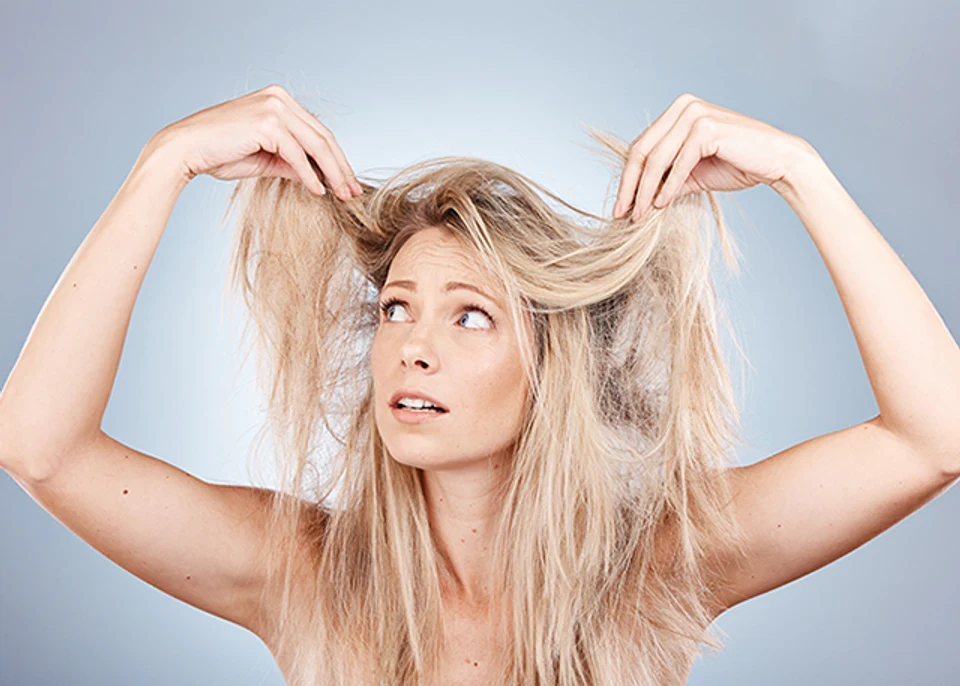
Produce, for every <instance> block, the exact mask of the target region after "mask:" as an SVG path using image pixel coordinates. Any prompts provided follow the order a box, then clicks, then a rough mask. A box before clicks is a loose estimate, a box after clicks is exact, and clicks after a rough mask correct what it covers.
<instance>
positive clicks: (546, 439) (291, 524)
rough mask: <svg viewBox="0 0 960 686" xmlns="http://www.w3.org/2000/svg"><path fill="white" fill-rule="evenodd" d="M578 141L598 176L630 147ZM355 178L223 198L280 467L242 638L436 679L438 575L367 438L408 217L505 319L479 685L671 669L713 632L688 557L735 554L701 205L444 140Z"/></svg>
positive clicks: (381, 671)
mask: <svg viewBox="0 0 960 686" xmlns="http://www.w3.org/2000/svg"><path fill="white" fill-rule="evenodd" d="M590 135H591V136H592V137H593V138H594V139H595V140H597V141H599V142H600V143H601V144H602V146H603V148H602V150H601V152H603V154H605V155H606V156H608V158H609V159H611V160H613V162H614V165H613V166H614V171H615V172H617V173H618V175H619V172H621V171H622V168H623V165H624V164H625V162H626V159H627V154H628V150H629V148H628V146H627V145H626V144H624V143H623V142H622V141H620V140H618V139H616V138H615V137H613V136H612V135H610V134H606V133H602V132H597V131H590ZM362 185H363V188H364V193H363V195H362V196H360V197H353V198H350V199H348V200H346V201H344V200H340V199H337V198H335V197H333V195H332V193H330V192H328V194H327V195H325V196H316V195H314V194H312V193H310V192H309V191H308V190H307V189H306V188H305V187H304V186H303V185H302V184H300V183H299V182H296V181H293V180H290V179H285V178H254V179H244V180H241V181H240V182H238V183H237V185H236V188H235V190H234V193H233V195H232V196H231V198H230V203H229V206H228V210H227V211H228V214H229V213H230V211H231V210H232V209H234V208H236V209H237V211H238V214H237V223H236V234H235V243H234V247H233V249H232V254H231V260H232V263H231V276H232V286H233V288H234V289H236V290H238V291H239V292H240V293H241V294H242V296H243V299H244V302H245V304H246V306H247V308H248V309H249V312H250V319H249V322H250V323H252V324H253V325H254V327H255V330H256V333H257V337H256V353H257V355H256V358H257V361H258V376H257V378H258V380H259V382H260V387H261V388H262V390H263V392H264V393H265V395H266V396H267V398H268V404H267V418H266V421H265V423H264V425H263V426H262V427H261V432H263V431H267V430H269V434H270V437H271V439H272V441H273V443H274V445H273V446H272V449H271V454H272V455H273V456H274V463H273V464H274V467H275V469H276V477H275V478H276V479H277V480H278V481H279V485H278V487H277V488H276V489H275V490H268V489H260V492H261V493H262V494H263V495H264V498H265V500H266V501H268V503H269V506H270V507H269V512H270V516H269V518H268V521H267V522H266V524H265V525H266V526H267V527H268V530H269V535H268V536H267V537H266V538H267V540H269V541H270V546H269V548H268V549H267V550H264V551H263V555H264V560H265V565H266V568H267V569H268V571H269V575H268V582H267V584H266V585H265V586H264V588H263V594H262V599H261V606H260V617H261V620H262V625H263V627H264V630H263V632H262V633H263V635H262V636H261V637H262V638H263V639H264V641H265V642H266V643H267V645H268V646H269V647H270V649H271V650H272V651H273V654H274V657H275V658H276V659H277V663H278V665H279V666H280V668H281V669H282V670H283V673H284V675H285V677H286V678H287V680H288V683H291V684H295V685H304V686H305V685H308V684H309V685H311V686H312V685H314V684H337V685H341V684H342V685H344V686H346V685H348V684H350V685H356V684H367V683H369V684H426V683H433V682H434V681H435V680H436V679H437V669H438V666H439V659H440V656H441V655H442V652H443V651H442V649H443V643H442V641H443V635H444V633H443V629H444V627H443V614H442V608H443V600H444V594H443V593H444V592H443V589H444V588H446V587H447V586H446V584H447V582H448V581H449V580H450V574H451V572H450V568H449V566H448V564H447V561H446V559H445V556H444V555H443V554H442V552H441V551H440V550H439V549H438V547H437V544H436V540H435V538H434V535H433V533H432V531H431V526H430V522H429V521H428V517H427V510H426V501H425V498H424V493H423V489H422V482H421V480H420V476H419V470H417V469H415V468H412V467H410V466H407V465H404V464H402V463H399V462H397V461H396V460H394V459H392V458H391V457H390V455H389V453H388V451H387V449H386V447H385V445H384V443H383V442H382V440H381V438H380V436H379V433H378V431H377V426H376V422H375V420H374V412H373V404H372V403H373V397H374V396H373V379H372V374H371V367H370V349H371V344H372V341H373V337H374V335H375V333H376V330H377V328H378V326H379V322H380V312H379V309H378V300H377V297H378V293H379V289H380V288H381V287H382V286H383V283H384V281H385V279H386V275H387V272H388V269H389V267H390V263H391V261H392V260H393V258H394V256H395V255H396V254H397V252H398V250H399V249H400V247H401V246H402V245H403V244H404V242H405V241H406V240H407V239H408V238H409V237H410V236H412V235H413V234H414V233H415V232H417V231H419V230H421V229H423V228H426V227H440V228H443V229H445V230H446V231H448V232H449V233H450V234H452V235H454V236H456V237H457V238H459V239H460V240H461V241H462V244H463V245H464V246H466V248H467V249H469V250H470V251H472V254H474V255H475V256H476V260H477V264H478V268H482V269H483V270H485V273H489V274H491V275H492V276H493V277H494V278H495V279H496V280H497V282H498V283H499V284H502V288H503V292H504V293H506V294H507V301H508V307H509V314H510V317H511V319H512V320H513V322H514V325H515V327H516V330H517V331H518V332H524V333H525V334H526V335H525V336H520V337H519V340H520V346H521V354H522V359H523V362H524V373H525V374H526V376H527V380H528V387H529V389H530V393H529V394H528V402H527V405H526V407H525V416H524V418H523V424H522V430H521V432H520V434H519V436H518V439H517V441H516V443H515V446H514V453H513V458H512V461H511V462H510V463H509V464H508V465H505V467H506V468H505V469H504V470H501V474H502V488H501V490H500V491H499V493H498V495H497V497H498V499H499V506H500V508H499V512H500V514H499V518H498V520H497V522H496V524H495V530H494V532H492V533H493V540H492V544H491V549H490V550H489V551H488V553H489V555H490V560H491V565H490V567H491V569H492V570H493V578H491V579H490V588H491V597H492V598H493V601H492V602H494V611H495V612H496V613H497V614H495V615H493V616H495V617H498V618H499V622H500V623H499V632H500V633H499V635H500V636H501V637H502V638H503V640H504V649H503V651H501V653H500V660H501V662H500V663H499V664H497V665H496V666H495V668H496V669H497V670H499V672H500V674H501V677H500V678H499V679H497V680H495V683H503V684H558V685H561V686H573V685H575V684H597V685H602V684H637V685H645V686H647V685H650V686H652V685H653V684H657V685H660V684H682V683H685V681H686V677H687V674H688V672H689V669H690V666H691V664H692V662H693V661H694V659H695V658H696V657H697V655H698V654H699V652H700V645H701V643H706V645H708V646H709V647H710V648H712V649H720V648H721V647H722V645H723V644H722V642H721V641H720V640H719V638H718V637H717V636H716V635H715V634H714V633H713V632H712V631H711V630H710V624H711V622H712V619H713V615H712V614H711V612H710V607H711V606H710V603H711V602H712V600H713V596H712V595H711V594H710V588H711V586H710V585H709V583H708V582H709V579H710V578H711V577H710V572H711V570H710V569H709V568H707V567H706V565H705V561H704V560H705V555H704V552H705V551H706V550H707V548H708V547H715V549H723V550H740V551H742V540H743V539H742V535H743V533H742V531H741V530H740V529H739V528H738V525H737V522H736V521H735V519H734V518H733V516H732V514H731V512H730V507H729V503H730V501H731V489H730V484H729V481H728V479H727V478H726V476H725V467H726V463H727V461H728V458H730V457H732V453H731V448H733V447H735V446H736V445H737V443H738V442H739V441H740V438H741V436H740V424H739V412H738V407H737V403H736V401H735V398H734V395H733V390H732V384H731V382H730V379H729V375H728V372H727V368H726V364H725V362H724V359H723V355H722V351H721V346H720V340H719V333H720V330H721V328H720V324H719V323H718V308H717V307H716V304H717V303H716V296H715V292H714V286H713V282H712V280H711V276H710V265H711V256H712V253H713V250H712V247H713V245H714V235H713V232H714V230H716V231H717V234H718V235H719V237H720V245H721V247H722V250H723V255H724V258H725V261H726V263H727V265H728V267H730V268H731V269H732V270H733V271H735V272H737V271H738V267H737V261H736V257H735V255H736V250H735V248H736V246H735V245H734V244H733V242H732V240H731V239H730V237H729V234H728V231H727V228H726V226H725V224H724V221H723V217H722V214H721V212H720V209H719V206H718V204H717V201H716V198H715V197H714V195H713V194H712V193H701V194H691V195H688V196H685V197H681V198H678V199H677V200H675V201H674V202H672V203H671V204H670V205H668V206H667V207H665V208H663V209H652V210H651V211H650V212H649V213H648V214H647V215H646V216H645V217H643V218H642V219H641V220H639V221H633V220H631V219H630V218H629V217H625V218H622V219H610V218H604V217H600V216H596V215H593V214H590V213H588V212H584V211H582V210H579V209H577V208H576V207H574V206H572V205H570V204H568V203H566V202H564V201H563V200H562V199H560V198H559V197H557V196H556V195H554V194H553V193H551V192H550V191H548V190H547V189H546V188H544V187H542V186H540V185H538V184H537V183H535V182H534V181H532V180H530V179H528V178H527V177H525V176H523V175H522V174H519V173H517V172H515V171H513V170H511V169H508V168H506V167H504V166H501V165H498V164H495V163H493V162H489V161H485V160H482V159H477V158H473V157H462V156H450V157H441V158H435V159H430V160H427V161H423V162H419V163H417V164H413V165H411V166H409V167H407V168H405V169H403V170H401V171H400V172H399V173H397V174H396V175H394V176H392V177H390V178H389V179H387V180H385V181H383V182H381V183H379V184H371V183H366V182H364V183H363V184H362ZM328 188H329V187H328ZM538 191H539V193H538ZM541 194H542V195H541ZM544 197H546V198H549V199H552V200H554V201H556V202H557V203H559V204H560V205H562V206H563V207H565V208H567V209H569V210H572V211H573V212H574V213H576V214H577V215H579V217H578V219H577V220H576V221H575V220H573V219H571V218H569V217H568V216H566V214H565V213H563V212H561V211H558V210H557V209H555V208H554V207H552V206H551V205H549V204H548V203H547V202H546V201H545V200H544ZM711 216H712V218H713V220H714V222H713V225H714V226H715V229H714V227H712V226H711V225H710V222H709V219H710V218H711ZM584 220H589V221H584ZM720 314H722V313H720ZM731 333H732V332H731ZM738 349H739V348H738ZM261 436H262V433H261ZM256 443H257V446H254V447H255V448H256V447H258V445H259V441H257V442H256ZM667 532H670V535H669V536H668V535H667ZM268 598H269V599H273V600H275V601H276V602H267V599H268Z"/></svg>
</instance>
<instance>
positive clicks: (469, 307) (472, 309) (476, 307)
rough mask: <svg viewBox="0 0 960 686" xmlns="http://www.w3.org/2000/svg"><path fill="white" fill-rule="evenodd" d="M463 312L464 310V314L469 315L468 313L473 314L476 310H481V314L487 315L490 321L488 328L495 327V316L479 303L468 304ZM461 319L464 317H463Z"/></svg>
mask: <svg viewBox="0 0 960 686" xmlns="http://www.w3.org/2000/svg"><path fill="white" fill-rule="evenodd" d="M463 312H464V316H466V315H468V314H472V313H474V312H479V313H480V314H482V315H483V316H484V317H486V318H487V319H488V320H489V321H490V325H489V326H487V327H486V328H488V329H492V328H493V317H492V316H490V314H489V313H488V312H487V311H486V310H485V309H483V308H482V307H480V306H479V305H477V304H472V305H467V306H466V307H465V308H464V309H463ZM460 319H463V317H461V318H460Z"/></svg>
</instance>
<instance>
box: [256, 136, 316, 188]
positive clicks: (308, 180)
mask: <svg viewBox="0 0 960 686" xmlns="http://www.w3.org/2000/svg"><path fill="white" fill-rule="evenodd" d="M265 138H266V140H265V141H264V142H263V143H261V147H262V148H264V149H265V150H267V151H268V152H272V153H274V154H276V155H279V156H280V157H282V158H283V159H284V160H285V161H286V163H287V164H289V165H290V166H291V167H292V168H293V170H294V171H295V172H296V173H297V176H298V177H300V181H301V182H302V183H303V185H305V186H306V187H307V188H309V189H311V190H312V191H313V192H314V193H316V194H317V195H325V194H326V190H324V188H323V184H322V183H321V182H320V179H319V177H318V176H317V174H316V173H315V172H314V171H313V168H312V167H311V166H310V162H309V161H308V160H307V153H305V152H304V150H303V147H302V146H301V145H300V143H299V141H297V139H296V138H294V137H293V134H292V133H290V130H289V129H287V128H285V127H284V125H283V124H280V123H276V124H272V125H268V126H267V130H266V136H265Z"/></svg>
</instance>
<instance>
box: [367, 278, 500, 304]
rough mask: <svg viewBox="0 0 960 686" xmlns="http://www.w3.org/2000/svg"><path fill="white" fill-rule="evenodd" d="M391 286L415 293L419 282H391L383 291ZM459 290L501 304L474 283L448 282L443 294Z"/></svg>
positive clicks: (405, 280) (404, 280) (401, 280)
mask: <svg viewBox="0 0 960 686" xmlns="http://www.w3.org/2000/svg"><path fill="white" fill-rule="evenodd" d="M390 286H396V287H398V288H406V289H407V290H411V291H413V292H414V293H416V292H417V282H416V281H410V280H408V279H400V280H398V281H390V282H389V283H387V284H385V285H384V287H383V288H382V289H381V290H386V289H387V288H389V287H390ZM458 289H462V290H466V291H473V292H474V293H478V294H480V295H482V296H483V297H484V298H486V299H487V300H489V301H490V302H493V303H497V302H499V301H498V300H496V299H495V298H491V297H490V296H489V295H487V294H486V293H484V292H483V291H482V290H480V289H479V288H478V287H476V286H474V285H473V284H472V283H466V282H464V281H447V283H446V285H444V287H443V292H444V293H449V292H450V291H455V290H458Z"/></svg>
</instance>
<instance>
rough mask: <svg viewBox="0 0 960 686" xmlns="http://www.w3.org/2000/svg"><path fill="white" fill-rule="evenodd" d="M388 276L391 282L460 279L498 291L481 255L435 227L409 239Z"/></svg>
mask: <svg viewBox="0 0 960 686" xmlns="http://www.w3.org/2000/svg"><path fill="white" fill-rule="evenodd" d="M387 275H388V280H391V279H403V278H411V279H418V280H419V279H427V278H435V279H437V280H446V279H448V278H454V277H456V278H462V279H463V280H465V281H472V282H474V283H476V284H477V285H479V286H484V287H486V288H489V289H490V290H498V289H496V288H495V284H494V281H493V280H492V279H490V278H489V277H488V276H487V275H486V274H485V273H484V272H483V271H482V270H481V267H480V260H479V258H478V257H477V255H476V254H475V253H474V252H473V251H472V250H471V249H469V248H468V247H467V246H465V245H464V244H463V243H462V242H461V241H460V239H459V238H457V237H456V236H455V235H453V234H451V233H450V232H448V231H446V230H444V229H440V228H435V227H430V228H426V229H421V230H419V231H417V232H416V233H415V234H413V235H412V236H411V237H410V238H408V239H407V240H406V242H405V243H404V244H403V245H402V246H401V247H400V250H399V251H397V254H396V255H395V256H394V258H393V261H392V262H391V263H390V269H389V270H388V272H387Z"/></svg>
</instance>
